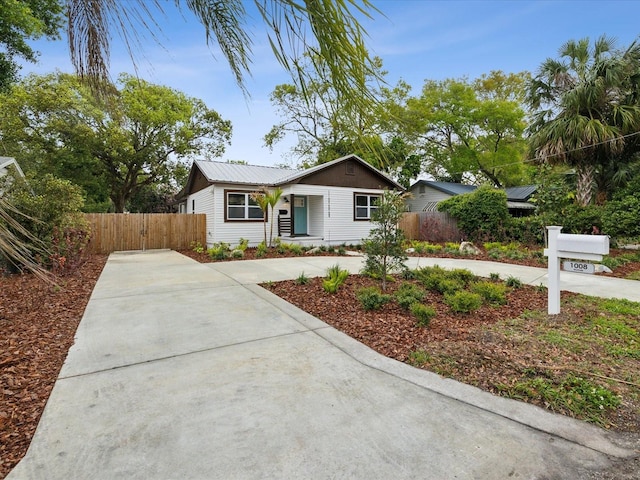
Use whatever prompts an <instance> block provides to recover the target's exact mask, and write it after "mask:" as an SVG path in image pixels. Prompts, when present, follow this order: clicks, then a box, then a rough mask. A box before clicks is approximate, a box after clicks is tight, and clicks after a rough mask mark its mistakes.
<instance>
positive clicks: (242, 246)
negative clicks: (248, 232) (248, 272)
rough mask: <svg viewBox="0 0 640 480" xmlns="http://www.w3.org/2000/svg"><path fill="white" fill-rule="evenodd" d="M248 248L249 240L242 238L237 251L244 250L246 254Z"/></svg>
mask: <svg viewBox="0 0 640 480" xmlns="http://www.w3.org/2000/svg"><path fill="white" fill-rule="evenodd" d="M248 246H249V240H247V239H246V238H241V239H240V241H239V242H238V246H237V247H236V248H235V249H236V250H242V251H243V252H244V251H245V250H246V249H247V247H248Z"/></svg>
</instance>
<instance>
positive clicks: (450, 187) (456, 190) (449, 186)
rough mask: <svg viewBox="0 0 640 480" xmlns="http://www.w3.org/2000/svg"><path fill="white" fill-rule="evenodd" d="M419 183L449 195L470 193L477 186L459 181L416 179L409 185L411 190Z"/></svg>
mask: <svg viewBox="0 0 640 480" xmlns="http://www.w3.org/2000/svg"><path fill="white" fill-rule="evenodd" d="M419 185H426V186H429V187H431V188H435V189H436V190H440V191H441V192H444V193H447V194H449V195H462V194H463V193H471V192H473V191H474V190H475V189H476V188H478V187H476V186H475V185H463V184H461V183H452V182H436V181H435V180H418V181H417V182H416V183H414V184H413V185H411V190H413V189H414V188H415V187H417V186H419Z"/></svg>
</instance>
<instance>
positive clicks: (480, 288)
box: [471, 282, 507, 305]
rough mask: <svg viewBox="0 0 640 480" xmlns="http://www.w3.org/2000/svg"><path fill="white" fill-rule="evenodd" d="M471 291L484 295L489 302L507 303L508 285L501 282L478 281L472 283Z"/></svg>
mask: <svg viewBox="0 0 640 480" xmlns="http://www.w3.org/2000/svg"><path fill="white" fill-rule="evenodd" d="M471 291H472V292H473V293H477V294H479V295H480V296H482V298H484V300H485V301H486V302H488V303H494V304H498V305H504V304H505V303H507V287H506V286H505V285H503V284H501V283H493V282H477V283H474V284H473V285H471Z"/></svg>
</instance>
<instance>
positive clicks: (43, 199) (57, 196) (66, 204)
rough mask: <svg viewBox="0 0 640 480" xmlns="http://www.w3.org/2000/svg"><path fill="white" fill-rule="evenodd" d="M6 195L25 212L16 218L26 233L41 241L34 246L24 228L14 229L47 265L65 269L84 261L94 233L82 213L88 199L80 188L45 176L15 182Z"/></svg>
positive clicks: (19, 209) (44, 264) (16, 206)
mask: <svg viewBox="0 0 640 480" xmlns="http://www.w3.org/2000/svg"><path fill="white" fill-rule="evenodd" d="M5 196H6V197H7V198H8V200H9V201H10V202H11V204H12V205H14V206H15V208H16V209H17V210H18V211H19V212H21V213H20V214H17V213H15V214H14V216H13V218H14V220H15V221H16V222H18V223H19V224H20V225H21V227H22V232H24V231H26V232H28V233H29V236H33V237H35V238H37V239H38V242H37V244H35V245H34V243H33V242H32V241H30V240H29V238H28V237H25V236H24V235H23V233H21V231H18V230H13V231H14V233H15V234H16V235H17V236H18V237H21V238H23V240H24V241H25V243H27V244H28V245H29V247H28V248H29V251H30V252H32V254H33V255H39V256H40V263H41V264H42V265H43V266H45V267H48V268H56V269H57V270H61V269H62V268H64V267H66V268H74V267H76V266H77V265H78V264H79V263H80V261H81V260H82V256H83V253H84V251H85V247H86V245H87V243H88V242H89V237H90V232H89V227H88V225H87V222H86V220H85V218H84V215H83V214H82V213H81V209H82V206H83V204H84V199H83V196H82V192H81V190H80V188H79V187H77V186H75V185H73V184H71V182H69V181H67V180H61V179H59V178H55V177H53V176H52V175H45V176H43V177H42V178H38V179H37V180H36V179H31V181H28V183H27V182H15V183H13V184H12V185H11V187H10V189H9V190H8V192H6V193H5ZM9 228H11V227H9ZM43 249H44V251H45V252H46V253H45V256H44V257H42V254H43V252H42V250H43Z"/></svg>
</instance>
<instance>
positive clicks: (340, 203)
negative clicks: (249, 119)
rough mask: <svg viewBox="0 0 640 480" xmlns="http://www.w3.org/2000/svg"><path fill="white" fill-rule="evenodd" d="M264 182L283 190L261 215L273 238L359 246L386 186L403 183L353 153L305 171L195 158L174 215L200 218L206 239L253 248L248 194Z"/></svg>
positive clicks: (254, 228) (256, 231) (256, 212)
mask: <svg viewBox="0 0 640 480" xmlns="http://www.w3.org/2000/svg"><path fill="white" fill-rule="evenodd" d="M263 187H266V188H268V189H269V190H273V189H275V188H277V187H279V188H281V189H282V191H283V193H282V197H281V198H280V201H279V203H278V205H277V206H276V208H275V211H274V212H275V218H271V212H269V215H268V217H267V222H268V224H267V230H268V231H269V230H270V228H271V222H274V235H275V234H277V235H278V236H280V237H281V238H282V240H283V241H286V242H296V243H300V244H305V245H339V244H342V243H360V241H361V240H362V239H363V238H366V237H367V236H368V235H369V231H370V230H371V227H372V224H371V221H370V220H371V213H372V212H373V211H374V210H375V208H376V206H375V203H376V200H377V199H378V198H379V197H380V195H381V194H382V192H383V191H384V190H385V189H390V190H403V189H402V186H401V185H399V184H398V183H396V182H395V181H394V180H392V179H391V178H389V177H388V176H386V175H385V174H384V173H382V172H380V171H379V170H377V169H375V168H374V167H372V166H371V165H369V164H368V163H367V162H365V161H364V160H362V159H361V158H359V157H357V156H355V155H349V156H346V157H343V158H339V159H337V160H333V161H332V162H328V163H324V164H322V165H318V166H316V167H313V168H310V169H307V170H290V169H282V168H275V167H266V166H257V165H242V164H233V163H222V162H211V161H201V160H196V161H195V162H194V163H193V166H192V167H191V171H190V173H189V178H188V180H187V184H186V186H185V188H184V189H183V190H182V192H181V193H180V194H179V196H178V200H179V211H180V213H204V214H206V215H207V244H208V245H212V244H213V243H217V242H227V243H230V244H232V245H233V244H237V243H238V241H239V240H240V238H246V239H248V240H249V242H250V245H257V244H258V243H260V242H261V241H262V240H263V238H264V233H263V215H262V211H261V210H260V207H258V206H257V205H256V203H255V202H254V201H253V200H252V199H251V193H252V192H255V191H259V190H260V189H261V188H263Z"/></svg>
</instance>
